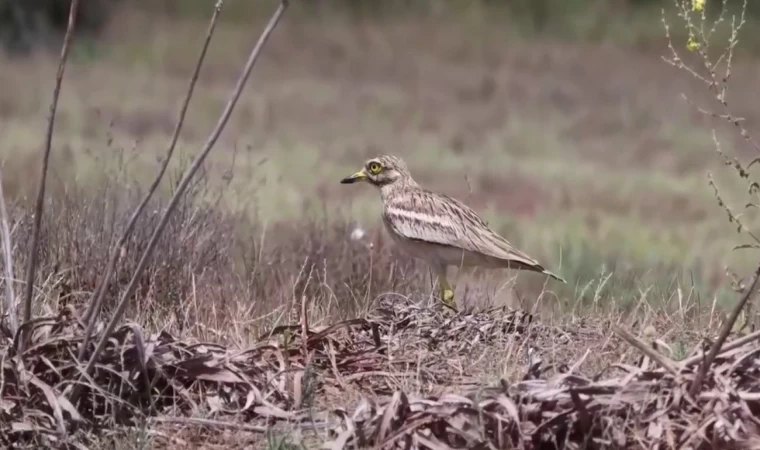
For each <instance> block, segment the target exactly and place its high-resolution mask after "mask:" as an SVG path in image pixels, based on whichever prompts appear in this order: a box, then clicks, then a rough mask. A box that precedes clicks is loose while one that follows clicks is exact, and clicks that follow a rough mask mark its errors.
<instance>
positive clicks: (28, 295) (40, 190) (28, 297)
mask: <svg viewBox="0 0 760 450" xmlns="http://www.w3.org/2000/svg"><path fill="white" fill-rule="evenodd" d="M78 8H79V0H72V1H71V8H69V23H68V25H67V27H66V35H65V36H64V38H63V47H62V48H61V58H60V61H59V62H58V73H56V76H55V89H54V90H53V101H52V102H51V103H50V117H49V118H48V126H47V135H46V137H45V149H44V151H43V155H42V167H41V168H40V179H39V184H38V185H37V186H38V187H37V203H36V205H35V208H34V227H33V231H32V244H31V247H30V248H29V259H28V262H27V266H26V285H25V286H24V320H23V321H24V322H28V321H29V320H31V318H32V297H33V293H34V274H35V272H36V271H37V246H38V245H39V238H40V225H41V223H42V213H43V209H44V201H45V182H46V179H47V170H48V163H49V161H50V150H51V148H52V145H53V128H54V125H55V113H56V109H57V108H58V97H59V96H60V93H61V84H62V83H63V73H64V71H65V70H66V60H67V59H68V56H69V48H70V46H71V39H72V37H73V36H74V28H75V27H76V16H77V9H78ZM27 338H28V334H27V333H26V332H24V334H23V335H22V336H21V339H19V341H18V346H19V348H18V350H19V352H21V351H23V348H24V346H25V345H26V340H27Z"/></svg>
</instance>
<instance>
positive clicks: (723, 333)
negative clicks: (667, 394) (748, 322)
mask: <svg viewBox="0 0 760 450" xmlns="http://www.w3.org/2000/svg"><path fill="white" fill-rule="evenodd" d="M758 278H760V265H758V266H757V269H755V273H754V275H752V282H751V283H750V285H749V288H747V291H746V292H744V295H743V296H742V298H741V300H739V303H737V304H736V306H734V309H733V311H731V315H730V316H728V319H726V321H725V323H723V327H721V329H720V334H719V335H718V339H717V340H716V341H715V343H714V344H713V345H712V347H711V348H710V353H708V354H707V357H706V358H705V360H704V362H703V363H702V366H701V367H700V368H699V372H698V373H697V376H696V377H695V378H694V381H693V382H692V383H691V387H690V388H689V395H691V396H692V397H694V396H695V395H696V394H697V391H698V390H699V388H700V387H701V386H702V382H703V381H704V379H705V375H707V371H708V370H709V369H710V366H711V365H712V363H713V361H714V360H715V357H716V356H718V352H720V348H721V347H722V346H723V342H724V341H725V340H726V338H727V337H728V335H729V333H731V329H732V328H733V326H734V323H735V322H736V319H737V318H738V317H739V314H740V313H741V312H742V309H744V305H746V304H747V302H748V301H749V299H750V298H751V297H752V293H753V292H755V286H756V285H757V280H758Z"/></svg>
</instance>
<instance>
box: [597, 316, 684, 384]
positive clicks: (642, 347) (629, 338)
mask: <svg viewBox="0 0 760 450" xmlns="http://www.w3.org/2000/svg"><path fill="white" fill-rule="evenodd" d="M612 331H614V332H615V334H617V335H618V336H620V337H621V338H623V340H624V341H626V342H627V343H628V344H630V345H631V346H632V347H635V348H636V349H637V350H639V351H640V352H641V353H643V354H645V355H647V356H648V357H650V358H652V359H653V360H654V361H656V362H657V364H659V365H660V366H661V367H662V368H663V369H665V370H667V371H668V372H670V373H671V374H673V375H677V374H678V371H676V366H675V364H674V363H673V361H671V360H670V359H669V358H667V357H666V356H663V355H661V354H660V353H658V352H657V351H656V350H655V349H653V348H652V347H650V346H648V345H647V344H646V343H645V342H643V341H642V340H641V339H639V338H637V337H636V336H634V335H632V334H631V333H629V332H627V331H625V330H624V329H622V328H620V327H618V326H617V325H613V326H612Z"/></svg>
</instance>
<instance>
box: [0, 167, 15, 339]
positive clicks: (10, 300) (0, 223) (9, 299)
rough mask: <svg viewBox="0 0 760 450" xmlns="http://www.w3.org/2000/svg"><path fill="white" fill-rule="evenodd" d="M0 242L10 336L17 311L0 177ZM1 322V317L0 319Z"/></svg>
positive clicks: (11, 335)
mask: <svg viewBox="0 0 760 450" xmlns="http://www.w3.org/2000/svg"><path fill="white" fill-rule="evenodd" d="M0 237H2V239H0V243H1V244H2V246H3V260H4V261H3V265H4V269H5V298H4V302H3V303H4V304H3V312H4V314H5V315H6V316H7V317H8V331H9V332H10V336H9V337H10V338H11V339H12V338H13V336H15V335H16V331H17V330H18V311H16V295H15V294H14V293H13V283H14V280H15V278H14V276H13V256H12V255H11V251H12V249H13V241H11V229H10V226H9V225H8V210H7V208H6V207H5V195H4V194H3V179H2V177H0ZM0 323H2V319H0Z"/></svg>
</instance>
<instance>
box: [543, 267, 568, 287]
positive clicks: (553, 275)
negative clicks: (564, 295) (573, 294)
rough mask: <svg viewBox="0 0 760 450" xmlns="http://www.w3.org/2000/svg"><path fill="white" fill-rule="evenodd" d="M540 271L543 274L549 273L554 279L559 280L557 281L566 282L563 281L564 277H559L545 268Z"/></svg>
mask: <svg viewBox="0 0 760 450" xmlns="http://www.w3.org/2000/svg"><path fill="white" fill-rule="evenodd" d="M541 273H543V274H545V275H549V276H550V277H552V278H554V279H555V280H557V281H559V282H562V283H565V284H567V281H565V279H564V278H562V277H560V276H559V275H556V274H554V273H551V272H549V271H548V270H545V269H544V271H542V272H541Z"/></svg>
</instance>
